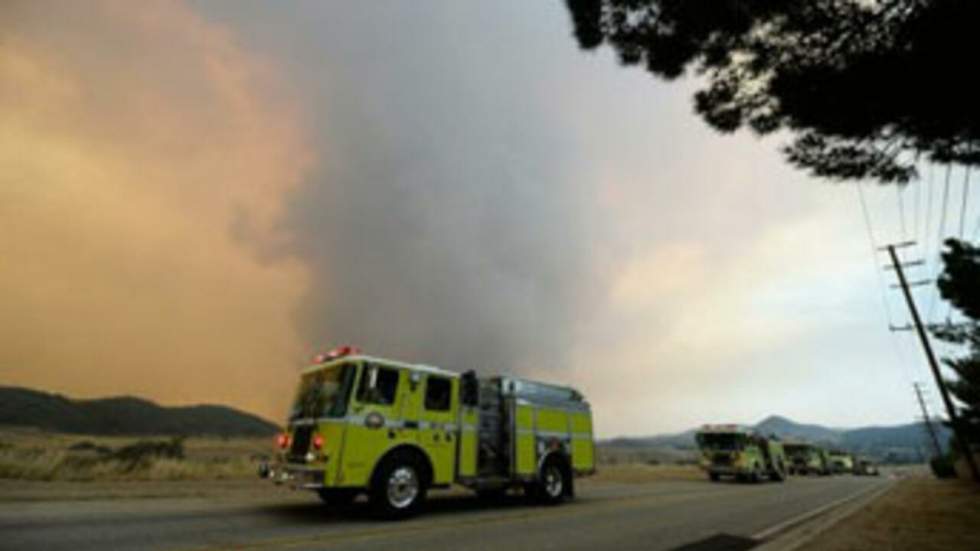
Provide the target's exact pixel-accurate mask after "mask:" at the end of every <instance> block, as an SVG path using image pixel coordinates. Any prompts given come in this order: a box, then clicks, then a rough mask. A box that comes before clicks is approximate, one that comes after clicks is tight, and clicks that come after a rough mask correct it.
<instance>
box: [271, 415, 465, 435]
mask: <svg viewBox="0 0 980 551" xmlns="http://www.w3.org/2000/svg"><path fill="white" fill-rule="evenodd" d="M366 419H367V416H366V415H348V416H347V417H318V418H316V419H298V420H296V421H292V422H291V423H290V426H294V427H299V426H305V425H313V424H315V423H330V424H337V425H344V424H351V425H359V426H363V425H364V423H365V420H366ZM409 423H414V424H415V426H413V427H407V426H406V425H407V424H409ZM381 427H384V428H387V429H404V428H412V429H419V430H429V429H434V430H444V431H450V432H455V431H456V430H458V427H457V425H456V424H455V423H435V422H432V421H411V420H405V419H388V418H385V420H384V424H383V425H381ZM381 427H378V428H381ZM468 427H469V428H468V429H466V430H476V426H475V425H468Z"/></svg>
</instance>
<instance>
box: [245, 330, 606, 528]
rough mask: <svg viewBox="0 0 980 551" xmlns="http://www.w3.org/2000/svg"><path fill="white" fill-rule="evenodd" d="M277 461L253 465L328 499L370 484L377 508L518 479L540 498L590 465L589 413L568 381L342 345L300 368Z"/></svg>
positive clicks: (568, 485)
mask: <svg viewBox="0 0 980 551" xmlns="http://www.w3.org/2000/svg"><path fill="white" fill-rule="evenodd" d="M276 444H277V448H278V450H277V454H276V460H275V461H274V462H273V463H272V464H268V465H263V466H262V468H261V469H260V474H261V475H262V476H264V477H266V478H271V479H272V480H274V481H275V482H276V483H279V484H287V485H290V486H292V487H294V488H302V489H308V490H313V491H315V492H316V493H318V494H319V496H320V498H321V499H323V500H324V501H325V502H327V503H328V504H343V503H348V502H350V501H352V500H353V499H354V498H356V496H357V495H359V494H367V495H368V499H369V502H370V504H371V506H372V508H373V509H374V510H375V512H376V513H378V514H379V515H380V516H383V517H387V518H404V517H407V516H410V515H412V514H414V513H416V512H417V511H418V510H419V508H420V506H421V505H422V503H423V502H424V500H425V497H426V492H427V490H428V489H429V488H445V487H448V486H450V485H451V484H453V483H456V484H461V485H463V486H466V487H468V488H471V489H473V490H475V491H476V492H477V493H480V494H488V495H492V494H502V493H504V492H506V491H508V490H510V489H512V488H519V489H523V490H524V492H525V493H526V494H528V495H532V496H534V497H536V498H537V499H539V500H540V501H541V502H544V503H559V502H561V501H563V500H565V499H567V498H570V497H572V496H573V495H574V490H573V479H574V477H575V476H580V475H587V474H591V473H593V472H594V470H595V447H594V443H593V438H592V413H591V410H590V407H589V404H588V403H587V402H586V401H585V400H584V399H583V397H582V395H581V394H580V393H579V392H577V391H576V390H573V389H571V388H567V387H562V386H556V385H550V384H543V383H538V382H533V381H528V380H524V379H518V378H515V377H510V376H498V377H488V378H483V377H477V376H476V375H475V373H473V372H472V371H470V372H466V373H463V374H459V373H456V372H453V371H448V370H445V369H440V368H437V367H431V366H426V365H415V364H407V363H402V362H397V361H392V360H387V359H382V358H375V357H371V356H367V355H363V354H361V353H360V351H358V350H357V349H354V348H351V347H342V348H338V349H334V350H333V351H331V352H330V353H329V354H326V355H322V356H319V357H318V358H317V359H316V360H315V362H314V365H312V366H310V367H308V368H306V369H304V370H303V372H302V376H301V379H300V385H299V390H298V392H297V395H296V399H295V402H294V405H293V408H292V411H291V413H290V415H289V420H288V423H287V428H286V430H285V431H284V432H283V433H281V434H279V435H278V436H277V443H276Z"/></svg>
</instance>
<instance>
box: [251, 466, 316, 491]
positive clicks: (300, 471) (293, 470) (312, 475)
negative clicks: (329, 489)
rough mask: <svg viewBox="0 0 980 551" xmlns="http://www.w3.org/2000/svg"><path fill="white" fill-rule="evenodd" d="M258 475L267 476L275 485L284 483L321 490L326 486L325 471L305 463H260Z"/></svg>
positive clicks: (296, 487) (302, 488) (298, 487)
mask: <svg viewBox="0 0 980 551" xmlns="http://www.w3.org/2000/svg"><path fill="white" fill-rule="evenodd" d="M259 477H260V478H267V479H269V480H271V481H272V482H274V483H275V484H277V485H286V486H289V487H291V488H294V489H301V490H322V489H323V488H326V484H324V480H325V479H326V472H325V471H324V470H323V469H321V468H316V467H308V466H305V465H289V464H286V465H282V464H271V463H262V464H261V465H259Z"/></svg>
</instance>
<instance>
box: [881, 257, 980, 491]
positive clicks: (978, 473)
mask: <svg viewBox="0 0 980 551" xmlns="http://www.w3.org/2000/svg"><path fill="white" fill-rule="evenodd" d="M914 244H915V243H914V242H912V241H906V242H904V243H899V244H898V245H894V244H893V245H888V246H887V249H888V255H889V256H890V257H891V261H892V266H893V267H894V268H895V273H896V274H898V283H899V286H900V287H901V288H902V294H904V295H905V303H906V304H907V305H908V307H909V313H911V314H912V322H913V323H914V324H915V329H916V332H917V333H918V334H919V341H921V342H922V348H923V349H924V350H925V352H926V359H928V360H929V368H930V369H931V370H932V376H933V377H934V378H935V379H936V386H937V387H939V394H940V396H942V398H943V405H945V406H946V413H947V415H949V424H950V427H951V428H952V429H953V438H954V439H955V440H956V445H957V447H958V448H959V449H960V450H961V451H962V452H963V456H964V457H965V458H966V463H967V465H969V466H970V474H972V475H973V480H974V482H977V483H980V470H978V469H977V462H976V460H974V458H973V453H972V452H971V451H970V446H969V444H967V441H966V439H965V438H963V433H962V427H960V421H959V416H958V415H956V407H955V406H953V400H952V399H951V398H950V397H949V390H947V388H946V384H945V383H944V382H943V376H942V374H940V372H939V362H937V361H936V355H935V354H933V352H932V345H931V344H930V343H929V335H927V334H926V329H925V327H924V326H923V325H922V320H921V319H920V318H919V311H918V310H916V309H915V301H913V300H912V293H911V292H910V291H909V284H908V282H907V281H906V280H905V272H903V271H902V263H901V262H899V260H898V254H897V253H896V252H895V248H896V247H908V246H911V245H914Z"/></svg>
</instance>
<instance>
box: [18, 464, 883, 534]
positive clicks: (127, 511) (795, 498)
mask: <svg viewBox="0 0 980 551" xmlns="http://www.w3.org/2000/svg"><path fill="white" fill-rule="evenodd" d="M260 483H261V482H259V481H256V484H260ZM889 483H890V482H889V481H888V480H887V479H886V478H884V477H882V478H870V477H864V478H861V477H853V476H837V477H831V478H792V479H790V480H789V481H788V482H786V483H784V484H776V483H763V484H755V485H750V484H735V483H724V482H722V483H714V484H713V483H709V482H707V481H704V482H699V481H667V482H657V483H650V484H635V485H627V484H614V483H589V482H588V481H587V482H585V483H582V484H580V485H579V488H578V490H579V491H578V496H577V498H576V500H575V501H574V502H571V503H568V504H564V505H560V506H557V507H541V506H531V505H528V504H527V503H526V502H524V501H523V499H522V498H520V497H516V496H515V497H513V498H507V499H504V500H503V501H499V502H495V503H493V502H487V501H482V500H479V499H477V498H475V497H471V496H469V495H466V496H462V495H443V496H439V495H433V496H432V497H431V499H430V501H429V503H428V504H427V510H426V512H425V513H424V514H423V515H422V516H420V517H418V518H415V519H412V520H409V521H404V522H380V521H376V520H373V519H372V518H370V517H369V516H368V514H367V511H366V506H365V505H364V504H355V505H353V506H352V507H350V508H347V509H344V510H341V511H331V510H329V509H327V508H326V507H324V506H322V505H320V503H319V502H318V501H317V499H316V497H315V496H314V495H313V494H309V495H306V494H302V493H301V494H298V495H292V494H284V493H283V490H281V489H272V488H270V492H269V495H268V496H267V497H264V498H262V499H260V500H256V499H250V500H245V501H244V502H235V501H229V500H227V499H225V500H213V499H207V498H181V499H112V500H81V501H79V500H75V501H38V502H31V501H25V502H0V549H4V550H6V549H11V550H13V549H31V550H34V549H45V550H50V551H58V550H72V551H87V550H94V549H99V550H102V549H141V550H154V549H181V550H184V549H187V550H200V549H211V550H218V549H249V550H251V549H255V550H278V549H290V550H306V549H343V550H345V551H355V550H372V551H374V550H392V551H405V550H413V549H420V550H425V551H441V550H451V549H472V550H499V549H505V550H507V551H520V550H539V549H561V550H576V549H582V550H589V551H595V550H597V549H619V550H629V549H643V550H656V549H664V550H671V549H678V548H685V547H684V546H685V545H687V546H688V547H686V548H685V549H713V548H717V546H716V545H711V544H710V542H715V543H718V542H721V541H728V542H733V543H734V544H735V545H734V546H733V547H731V549H747V548H750V547H751V545H752V543H751V541H750V539H749V538H751V537H752V536H753V535H754V534H759V533H760V532H763V531H765V530H766V529H768V528H770V527H773V526H775V525H779V524H780V523H784V522H786V521H788V520H790V519H793V518H795V517H798V516H800V515H802V514H804V513H806V512H808V511H812V510H814V509H817V508H819V507H821V506H825V505H827V504H829V503H832V502H834V501H837V500H841V499H843V498H846V497H848V496H854V495H858V494H861V493H863V492H869V491H873V490H875V489H876V488H880V487H881V486H882V485H885V484H889Z"/></svg>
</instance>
